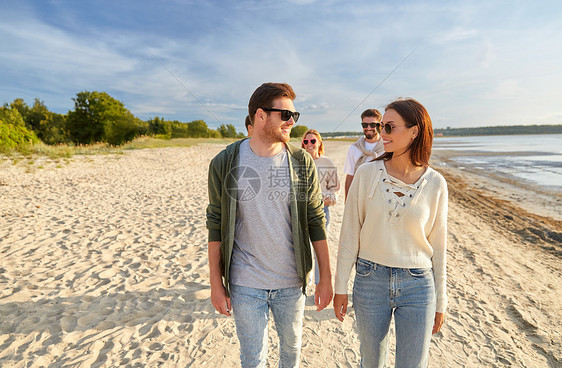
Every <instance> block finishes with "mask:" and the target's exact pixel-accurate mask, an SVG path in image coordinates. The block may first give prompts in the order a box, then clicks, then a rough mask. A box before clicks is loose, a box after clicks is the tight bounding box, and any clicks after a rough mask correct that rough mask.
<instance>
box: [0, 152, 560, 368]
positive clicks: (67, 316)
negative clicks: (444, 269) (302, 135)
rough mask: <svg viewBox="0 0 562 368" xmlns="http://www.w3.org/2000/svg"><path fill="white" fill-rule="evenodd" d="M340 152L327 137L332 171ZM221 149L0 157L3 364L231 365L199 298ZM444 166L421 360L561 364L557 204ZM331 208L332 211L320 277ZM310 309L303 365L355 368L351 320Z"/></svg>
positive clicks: (224, 336)
mask: <svg viewBox="0 0 562 368" xmlns="http://www.w3.org/2000/svg"><path fill="white" fill-rule="evenodd" d="M348 144H349V143H344V142H328V143H327V154H328V156H329V157H330V158H332V159H333V160H334V162H335V163H336V164H337V165H338V167H339V169H340V174H341V171H342V169H343V162H344V159H345V153H346V150H347V146H348ZM221 149H222V146H220V145H216V144H215V145H210V144H202V145H199V146H197V147H189V148H163V149H151V150H136V151H127V152H126V153H124V154H123V155H108V156H83V157H79V156H77V157H75V158H73V159H71V161H70V162H69V163H67V164H62V165H60V164H57V163H54V162H51V161H49V160H43V161H44V162H39V161H40V160H38V161H36V162H35V163H34V164H33V166H31V167H30V166H29V165H27V164H24V163H18V164H15V165H13V164H12V162H11V161H10V160H8V159H1V160H0V366H2V367H12V366H13V367H115V366H125V367H157V366H158V367H160V366H161V367H183V366H191V367H236V366H239V362H238V341H237V338H236V334H235V328H234V321H233V320H232V318H227V317H224V316H221V315H218V314H216V313H215V312H214V309H213V307H212V306H211V303H210V300H209V297H210V292H209V286H208V269H207V249H206V234H207V232H206V229H205V207H206V204H207V188H206V181H207V167H208V163H209V161H210V159H211V158H212V157H213V156H214V155H215V154H216V153H218V152H219V151H220V150H221ZM445 156H446V155H445ZM445 156H444V157H440V158H436V161H435V167H436V168H437V169H438V170H440V171H441V172H443V173H444V174H445V175H446V177H447V179H448V181H449V188H450V193H451V201H450V210H449V211H450V214H449V224H450V225H449V231H450V233H449V263H448V272H449V281H448V286H449V300H450V304H449V310H448V315H447V319H446V322H445V326H444V328H443V330H442V332H440V333H439V334H437V335H435V337H434V339H433V342H432V347H431V360H430V366H431V367H465V366H469V367H478V366H481V367H560V366H562V344H561V341H562V336H561V335H562V267H561V266H562V262H561V259H562V239H561V238H560V237H561V236H562V225H561V222H560V221H561V220H562V215H561V211H562V210H561V206H560V202H561V196H560V194H559V193H558V194H557V193H548V192H541V193H538V192H534V191H531V190H530V189H529V188H521V187H518V186H517V183H516V182H502V180H504V179H501V178H497V177H494V176H490V175H486V173H479V172H471V171H469V170H465V171H463V172H460V171H459V170H458V169H455V168H454V167H452V166H451V165H450V163H449V164H448V165H443V164H444V163H447V161H446V159H445ZM499 188H503V189H502V190H499ZM506 188H508V189H506ZM506 193H507V194H506ZM510 196H511V197H510ZM537 198H540V200H537ZM342 213H343V203H342V201H340V203H338V205H336V207H335V208H334V210H333V212H332V227H331V230H332V232H331V234H330V247H331V251H332V253H331V259H332V269H335V260H336V250H337V238H338V233H339V227H340V223H341V216H342ZM542 216H544V217H542ZM313 304H314V303H313V298H312V296H309V297H308V299H307V307H306V311H305V323H304V336H303V349H302V366H303V367H357V366H358V362H359V353H358V351H359V343H358V339H357V334H356V332H355V326H354V323H355V322H354V313H353V310H351V311H350V313H349V315H348V317H347V319H346V320H345V322H344V323H343V324H341V323H339V322H338V321H337V320H336V319H335V318H334V317H333V311H332V310H331V309H326V310H324V311H321V312H316V311H315V307H314V306H313ZM276 341H277V338H276V336H275V334H274V332H273V331H272V330H271V335H270V342H271V344H272V345H271V346H274V344H275V343H276ZM269 360H270V364H271V366H276V365H275V364H276V361H277V349H276V348H275V347H274V348H272V349H270V353H269Z"/></svg>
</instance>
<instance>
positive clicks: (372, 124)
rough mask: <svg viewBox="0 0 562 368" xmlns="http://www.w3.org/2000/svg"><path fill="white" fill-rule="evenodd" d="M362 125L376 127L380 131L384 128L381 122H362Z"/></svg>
mask: <svg viewBox="0 0 562 368" xmlns="http://www.w3.org/2000/svg"><path fill="white" fill-rule="evenodd" d="M361 126H362V127H363V129H367V128H368V127H370V128H375V129H377V131H378V132H380V131H381V128H382V124H381V123H361Z"/></svg>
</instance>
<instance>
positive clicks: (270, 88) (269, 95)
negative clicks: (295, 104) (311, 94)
mask: <svg viewBox="0 0 562 368" xmlns="http://www.w3.org/2000/svg"><path fill="white" fill-rule="evenodd" d="M282 97H286V98H290V99H291V100H294V99H295V97H296V95H295V92H294V91H293V87H291V86H290V85H288V84H287V83H264V84H262V85H261V86H259V87H258V88H257V89H256V90H255V91H254V93H253V94H252V97H250V102H249V103H248V115H249V116H250V121H251V122H252V124H254V116H255V115H256V111H257V110H258V109H259V108H260V107H261V108H264V107H265V108H269V107H273V101H275V100H276V99H278V98H282Z"/></svg>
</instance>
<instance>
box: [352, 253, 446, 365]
mask: <svg viewBox="0 0 562 368" xmlns="http://www.w3.org/2000/svg"><path fill="white" fill-rule="evenodd" d="M435 302H436V297H435V283H434V280H433V271H432V270H431V268H427V269H425V268H394V267H386V266H381V265H379V264H376V263H373V262H370V261H367V260H364V259H361V258H359V259H358V260H357V264H356V275H355V284H354V286H353V309H354V310H355V316H356V319H357V329H358V335H359V342H360V351H361V366H362V367H369V368H370V367H386V364H387V360H388V332H389V327H390V321H391V318H392V315H393V314H394V323H395V327H396V367H407V368H410V367H427V364H428V358H429V345H430V342H431V330H432V328H433V323H434V319H435Z"/></svg>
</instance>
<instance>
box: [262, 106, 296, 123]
mask: <svg viewBox="0 0 562 368" xmlns="http://www.w3.org/2000/svg"><path fill="white" fill-rule="evenodd" d="M261 109H262V110H263V111H279V112H280V113H281V120H283V121H288V120H289V119H291V118H293V120H294V122H295V123H296V122H297V121H298V120H299V117H300V116H301V113H300V112H296V111H295V112H292V111H290V110H281V109H272V108H269V107H262V108H261Z"/></svg>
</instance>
